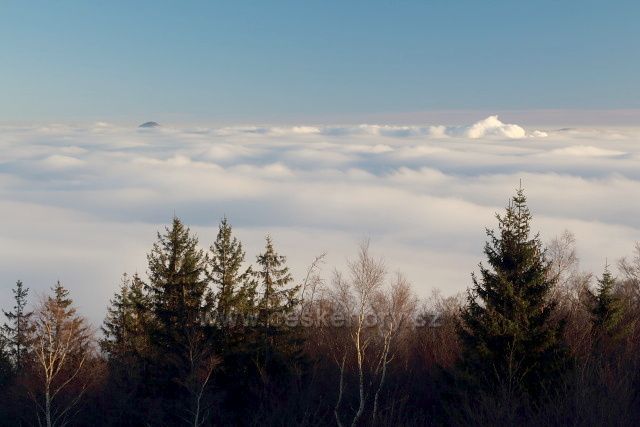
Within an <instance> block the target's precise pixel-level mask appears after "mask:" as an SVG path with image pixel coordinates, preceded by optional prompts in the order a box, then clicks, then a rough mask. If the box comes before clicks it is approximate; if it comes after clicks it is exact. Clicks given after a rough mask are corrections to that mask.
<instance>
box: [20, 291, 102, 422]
mask: <svg viewBox="0 0 640 427" xmlns="http://www.w3.org/2000/svg"><path fill="white" fill-rule="evenodd" d="M69 304H70V301H68V300H67V301H61V300H60V299H58V298H52V297H47V298H46V299H44V300H43V301H42V302H41V303H40V306H39V307H38V309H37V310H36V311H35V316H34V317H35V320H34V327H35V333H34V336H35V345H34V347H35V348H34V354H35V377H36V378H34V380H35V383H33V387H32V388H31V390H30V391H29V392H30V395H31V397H32V399H33V401H34V402H35V404H36V407H37V415H38V423H39V425H46V426H47V427H55V426H65V425H67V424H68V423H69V422H70V420H71V418H72V416H73V415H74V414H75V412H76V411H77V408H78V404H79V403H80V400H81V399H82V397H83V395H84V393H85V391H86V389H87V387H88V385H89V378H88V376H87V375H86V374H87V371H86V370H87V362H88V361H89V360H90V359H91V358H92V357H93V356H94V348H93V333H92V331H91V329H90V327H89V326H88V323H87V322H86V320H85V319H84V318H83V317H80V316H78V315H76V313H75V309H74V308H72V307H70V305H69Z"/></svg>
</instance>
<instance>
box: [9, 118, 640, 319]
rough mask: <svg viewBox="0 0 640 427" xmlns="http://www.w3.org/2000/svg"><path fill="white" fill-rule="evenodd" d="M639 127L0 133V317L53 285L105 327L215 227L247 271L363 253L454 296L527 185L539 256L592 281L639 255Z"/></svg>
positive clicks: (110, 128)
mask: <svg viewBox="0 0 640 427" xmlns="http://www.w3.org/2000/svg"><path fill="white" fill-rule="evenodd" d="M639 139H640V129H637V128H631V127H619V128H615V129H614V128H610V127H593V128H562V129H559V128H555V127H554V128H548V129H525V128H523V127H521V126H519V125H516V124H506V123H503V122H502V121H501V120H500V119H499V118H498V117H497V116H490V117H488V118H486V119H484V120H480V121H478V122H476V123H472V124H470V125H467V126H441V125H433V126H392V125H356V126H277V127H276V126H233V127H215V128H209V127H178V126H175V127H174V126H162V127H159V128H152V129H141V128H136V127H124V126H117V125H111V124H107V123H96V124H93V125H90V126H69V125H48V126H22V127H20V126H1V127H0V192H1V193H2V197H1V199H0V215H1V217H2V229H1V230H0V283H1V284H0V291H1V294H0V306H2V307H8V306H9V303H10V302H11V301H10V298H11V294H10V291H9V289H10V288H11V287H12V286H13V284H14V283H15V281H16V280H17V279H22V280H23V281H24V282H25V284H26V285H27V286H29V287H30V288H32V289H33V291H34V292H35V293H36V294H42V293H44V292H46V290H47V288H48V287H49V286H51V285H52V284H53V282H54V281H56V280H58V279H59V280H61V281H62V282H64V283H65V284H66V285H67V286H68V287H69V288H70V289H71V291H72V293H73V295H75V297H76V300H77V302H78V304H79V305H80V306H81V307H82V311H83V312H84V313H85V314H87V315H88V316H89V317H90V318H91V320H93V321H94V322H99V321H100V319H101V318H102V316H103V314H104V307H105V306H106V303H107V301H108V299H109V297H110V296H111V294H112V293H113V291H114V290H115V289H116V288H117V286H118V283H119V277H120V275H121V274H122V273H123V272H129V273H133V272H136V271H137V272H139V273H142V274H144V272H145V269H146V259H145V254H146V253H147V252H148V249H149V248H150V246H151V244H152V243H153V241H154V239H155V236H156V231H158V230H160V229H162V227H163V226H164V225H165V224H167V223H168V222H169V221H170V220H171V218H172V216H173V215H174V214H176V215H178V216H179V217H181V218H183V220H184V221H185V222H186V223H188V224H189V225H191V227H192V229H193V230H194V231H195V232H196V233H197V234H198V236H199V238H200V242H201V244H202V246H203V247H208V246H209V245H210V244H211V242H212V241H213V240H214V238H215V234H216V231H217V223H218V222H219V220H220V219H221V217H223V216H224V215H226V216H227V217H228V218H229V220H230V222H231V223H232V224H233V225H234V230H235V231H236V233H237V235H238V236H239V237H240V239H241V240H242V241H243V242H244V243H245V249H246V250H247V255H248V258H249V260H250V261H253V260H254V259H255V255H257V253H258V252H259V251H260V249H261V247H262V243H263V238H264V236H265V235H266V234H267V233H269V234H271V235H272V236H273V238H274V240H275V243H276V246H277V249H279V250H280V251H281V252H282V253H283V254H284V255H287V256H288V259H289V261H290V265H291V267H292V269H293V272H294V274H295V276H296V278H297V279H300V278H301V276H302V272H303V271H304V269H305V266H306V265H307V264H308V263H309V262H311V261H312V260H313V258H314V256H315V255H317V254H320V253H322V252H327V259H326V260H327V262H326V265H325V269H324V274H325V276H327V277H329V276H330V273H331V271H332V269H333V268H334V267H337V268H343V267H344V265H345V259H346V258H347V257H349V256H352V255H353V254H354V252H355V249H356V246H357V244H358V242H359V241H360V240H362V239H363V238H370V239H371V244H372V249H373V252H374V253H377V254H379V255H381V256H384V258H385V260H386V264H387V266H388V268H389V270H390V271H395V270H401V271H403V272H404V273H405V274H406V275H407V276H408V278H409V280H410V281H411V282H412V283H413V285H414V288H415V289H416V291H417V293H418V294H420V295H423V296H425V295H428V294H429V293H430V292H431V291H432V290H433V289H434V288H439V289H441V290H442V291H443V293H445V294H453V293H456V292H459V291H462V290H464V289H465V288H466V287H467V286H468V285H469V284H470V272H472V271H474V270H475V269H476V268H477V264H478V263H479V262H480V261H482V260H483V255H482V248H483V244H484V241H485V227H493V226H495V224H496V220H495V217H494V214H495V213H496V212H499V211H500V210H502V209H503V207H504V206H505V204H506V203H507V202H508V199H509V197H510V196H511V195H512V194H513V193H514V189H515V188H517V187H518V185H519V182H520V180H522V185H523V187H525V189H526V193H527V196H528V197H529V202H530V206H531V209H532V211H533V213H534V217H535V222H534V228H535V229H536V230H539V231H540V232H541V236H542V238H543V240H544V241H548V240H550V239H551V238H553V237H554V236H555V235H559V234H560V233H562V231H563V230H564V229H569V230H570V231H572V232H573V233H574V234H575V236H576V238H577V242H578V250H579V256H580V258H581V260H582V266H583V268H585V269H588V270H593V271H596V272H599V270H600V269H601V268H602V266H603V264H604V263H605V259H608V260H609V262H610V263H612V262H613V261H615V260H617V259H618V258H620V257H622V256H624V255H628V254H630V253H631V251H632V248H633V245H634V242H635V241H636V240H640V215H638V213H639V212H640V198H639V197H638V196H639V195H640V147H639V145H638V142H639Z"/></svg>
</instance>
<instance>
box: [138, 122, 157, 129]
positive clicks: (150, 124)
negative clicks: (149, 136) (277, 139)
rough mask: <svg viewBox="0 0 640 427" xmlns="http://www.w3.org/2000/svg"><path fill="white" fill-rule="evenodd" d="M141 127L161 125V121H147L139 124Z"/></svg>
mask: <svg viewBox="0 0 640 427" xmlns="http://www.w3.org/2000/svg"><path fill="white" fill-rule="evenodd" d="M138 127H139V128H157V127H160V123H157V122H145V123H143V124H141V125H140V126H138Z"/></svg>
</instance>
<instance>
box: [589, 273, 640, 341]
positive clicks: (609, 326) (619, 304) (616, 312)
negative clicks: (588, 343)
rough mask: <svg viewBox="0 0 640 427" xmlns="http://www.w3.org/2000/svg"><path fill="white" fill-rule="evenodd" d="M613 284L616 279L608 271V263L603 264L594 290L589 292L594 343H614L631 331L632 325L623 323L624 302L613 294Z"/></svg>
mask: <svg viewBox="0 0 640 427" xmlns="http://www.w3.org/2000/svg"><path fill="white" fill-rule="evenodd" d="M615 285H616V279H615V278H614V277H613V275H612V274H611V272H610V271H609V265H605V267H604V271H603V273H602V277H601V278H600V279H598V286H597V288H596V292H595V294H594V293H592V294H591V296H592V298H591V299H592V301H593V305H592V308H591V319H592V325H593V332H594V335H595V339H596V344H602V343H603V341H605V340H606V341H608V342H609V343H611V344H615V343H617V342H620V341H621V340H622V339H623V338H624V337H626V336H627V335H628V334H629V333H630V332H631V326H632V325H631V324H627V325H624V324H623V320H624V315H625V309H624V304H623V301H622V300H621V299H620V298H619V297H618V296H616V295H615Z"/></svg>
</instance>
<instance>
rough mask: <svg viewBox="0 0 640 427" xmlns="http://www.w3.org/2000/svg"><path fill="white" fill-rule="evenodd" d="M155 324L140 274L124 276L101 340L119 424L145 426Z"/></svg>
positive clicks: (106, 319)
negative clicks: (147, 374) (151, 335)
mask: <svg viewBox="0 0 640 427" xmlns="http://www.w3.org/2000/svg"><path fill="white" fill-rule="evenodd" d="M152 324H153V320H152V317H151V310H150V306H149V301H148V298H147V295H146V293H145V292H144V283H143V282H142V280H141V279H140V277H138V275H137V274H136V275H134V276H133V277H130V276H128V275H127V274H124V275H123V278H122V282H121V285H120V289H119V290H118V292H116V294H115V295H114V296H113V298H112V299H111V302H110V306H109V308H108V309H107V315H106V318H105V320H104V323H103V325H102V333H103V338H102V339H101V340H100V348H101V349H102V352H103V353H104V354H105V355H106V357H107V367H108V370H109V376H108V384H107V386H108V389H109V390H110V394H111V396H112V398H111V399H110V401H109V405H110V411H111V413H112V414H113V418H114V421H115V422H117V424H118V425H141V424H143V423H144V421H145V419H144V418H145V414H144V412H142V411H140V406H141V402H140V399H141V398H143V397H144V396H145V378H144V377H145V372H146V369H147V364H148V359H149V356H150V353H149V333H148V332H149V328H150V325H152Z"/></svg>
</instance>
